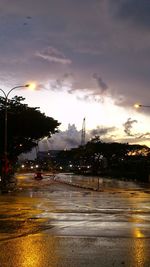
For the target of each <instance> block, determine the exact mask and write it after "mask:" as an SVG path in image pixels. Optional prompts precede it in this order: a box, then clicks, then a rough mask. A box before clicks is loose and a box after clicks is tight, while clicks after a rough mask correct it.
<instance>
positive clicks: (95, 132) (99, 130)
mask: <svg viewBox="0 0 150 267" xmlns="http://www.w3.org/2000/svg"><path fill="white" fill-rule="evenodd" d="M115 130H116V128H115V127H106V128H104V127H97V128H96V129H92V130H91V131H90V134H91V136H92V137H93V136H100V137H101V136H102V137H104V136H106V135H108V134H110V133H111V132H114V131H115Z"/></svg>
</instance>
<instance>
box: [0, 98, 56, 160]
mask: <svg viewBox="0 0 150 267" xmlns="http://www.w3.org/2000/svg"><path fill="white" fill-rule="evenodd" d="M24 100H25V99H24V98H23V97H18V96H15V97H14V98H12V99H11V100H8V101H7V114H8V118H7V140H8V146H7V152H8V157H9V158H10V159H13V160H14V159H15V158H17V156H18V155H19V154H21V153H22V152H28V151H30V150H31V149H32V148H33V147H34V146H36V145H37V141H38V140H40V139H41V138H44V137H50V136H51V135H52V134H54V133H55V132H57V131H58V126H59V125H60V123H58V121H57V120H54V119H53V118H51V117H47V116H46V115H45V114H44V113H41V112H40V111H39V108H37V107H29V106H28V105H27V104H23V103H21V102H22V101H24ZM4 121H5V98H3V97H0V125H1V131H0V154H1V157H2V156H3V152H4V138H5V136H4V134H5V133H4Z"/></svg>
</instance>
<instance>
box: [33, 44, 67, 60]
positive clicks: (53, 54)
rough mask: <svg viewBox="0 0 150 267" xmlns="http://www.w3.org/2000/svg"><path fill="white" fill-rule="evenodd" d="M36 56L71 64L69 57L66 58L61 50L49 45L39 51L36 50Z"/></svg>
mask: <svg viewBox="0 0 150 267" xmlns="http://www.w3.org/2000/svg"><path fill="white" fill-rule="evenodd" d="M36 56H37V57H40V58H42V59H45V60H47V61H50V62H55V63H60V64H71V60H70V59H67V58H66V57H65V56H64V54H63V53H62V52H60V51H58V50H57V49H56V48H54V47H51V46H49V47H47V48H45V49H43V50H42V51H41V52H36Z"/></svg>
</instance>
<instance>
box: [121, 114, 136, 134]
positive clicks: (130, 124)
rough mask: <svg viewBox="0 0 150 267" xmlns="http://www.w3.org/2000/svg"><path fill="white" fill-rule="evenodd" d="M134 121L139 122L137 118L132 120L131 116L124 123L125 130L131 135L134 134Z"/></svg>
mask: <svg viewBox="0 0 150 267" xmlns="http://www.w3.org/2000/svg"><path fill="white" fill-rule="evenodd" d="M134 123H137V120H132V119H131V118H128V120H127V121H126V122H125V123H124V124H123V126H124V132H125V133H126V134H127V135H129V136H133V134H132V133H131V130H132V128H133V124H134Z"/></svg>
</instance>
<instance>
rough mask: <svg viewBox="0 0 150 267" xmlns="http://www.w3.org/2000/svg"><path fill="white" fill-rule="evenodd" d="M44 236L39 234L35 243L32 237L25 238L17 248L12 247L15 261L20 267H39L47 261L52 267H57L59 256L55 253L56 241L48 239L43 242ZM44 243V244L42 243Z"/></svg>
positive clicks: (53, 238)
mask: <svg viewBox="0 0 150 267" xmlns="http://www.w3.org/2000/svg"><path fill="white" fill-rule="evenodd" d="M43 238H44V235H42V234H39V235H38V239H37V240H36V241H35V240H34V238H33V236H28V237H25V238H24V239H23V240H22V241H21V242H18V243H17V246H15V247H13V250H14V254H15V261H16V262H18V265H19V266H22V267H27V266H30V267H35V266H36V267H41V266H45V265H46V263H47V262H48V261H50V262H51V265H50V266H52V267H56V266H58V264H59V263H58V260H59V256H58V254H57V253H56V245H57V239H56V238H55V237H50V238H49V240H48V242H47V241H45V239H44V240H43ZM42 241H44V242H42Z"/></svg>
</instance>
